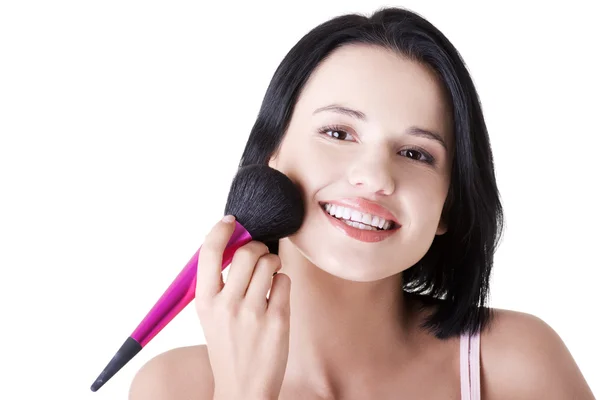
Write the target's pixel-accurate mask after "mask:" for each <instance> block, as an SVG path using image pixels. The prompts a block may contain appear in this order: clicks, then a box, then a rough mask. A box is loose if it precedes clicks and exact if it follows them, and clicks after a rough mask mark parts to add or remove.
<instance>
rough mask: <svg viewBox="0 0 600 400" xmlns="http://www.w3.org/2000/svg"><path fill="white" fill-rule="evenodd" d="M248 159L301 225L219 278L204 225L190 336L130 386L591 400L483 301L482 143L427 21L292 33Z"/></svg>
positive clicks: (352, 18) (568, 365)
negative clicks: (277, 183) (198, 328)
mask: <svg viewBox="0 0 600 400" xmlns="http://www.w3.org/2000/svg"><path fill="white" fill-rule="evenodd" d="M248 164H268V165H270V166H271V167H273V168H276V169H278V170H280V171H282V172H284V173H285V174H286V175H287V176H289V177H290V178H291V179H292V180H293V181H294V182H296V183H297V184H298V186H299V187H300V188H301V190H302V193H303V195H304V198H305V204H306V217H305V221H304V223H303V225H302V227H301V228H300V230H299V231H298V232H297V233H296V234H294V235H292V236H290V237H289V238H286V239H284V240H281V241H280V242H279V243H267V244H266V245H268V247H267V246H266V245H265V244H262V243H258V242H252V243H249V244H248V245H246V246H244V247H243V248H241V249H240V250H238V251H237V252H236V254H235V256H234V259H233V262H232V264H231V266H230V272H229V275H228V278H227V282H226V284H223V282H222V281H221V279H220V278H219V277H220V276H221V275H220V261H219V260H220V257H221V254H222V251H223V249H224V247H225V244H226V243H227V240H228V239H229V236H230V235H231V233H232V231H233V224H232V223H231V222H229V223H228V222H225V221H221V222H218V223H217V224H216V225H215V226H214V228H213V230H212V231H211V232H210V233H209V234H208V236H207V237H206V240H205V241H204V247H203V251H202V252H201V257H200V260H199V263H198V287H197V292H196V293H197V294H196V309H197V311H198V316H199V318H200V321H201V323H202V327H203V329H204V332H205V336H206V341H207V345H206V346H195V347H186V348H180V349H174V350H171V351H169V352H166V353H164V354H162V355H159V356H158V357H155V358H154V359H153V360H151V361H149V362H148V363H147V364H146V365H145V366H144V367H143V368H142V369H141V370H140V371H139V373H138V374H137V376H136V378H135V379H134V381H133V383H132V386H131V392H130V398H131V399H187V398H196V399H213V398H214V399H217V400H222V399H250V400H253V399H342V398H343V399H398V398H405V399H442V398H449V399H459V398H461V399H478V398H480V396H481V397H483V398H485V399H566V398H577V399H591V398H593V395H592V393H591V391H590V389H589V387H588V386H587V384H586V382H585V380H584V378H583V376H582V374H581V373H580V371H579V369H578V367H577V366H576V364H575V362H574V360H573V359H572V357H571V355H570V354H569V352H568V350H567V349H566V347H565V346H564V344H563V343H562V341H561V339H560V338H559V337H558V336H557V335H556V333H555V332H554V331H553V330H552V329H551V328H550V327H549V326H548V325H547V324H545V323H544V322H543V321H541V320H540V319H538V318H536V317H534V316H531V315H528V314H523V313H518V312H512V311H506V310H492V309H489V308H487V307H486V303H487V298H488V290H489V278H490V272H491V267H492V264H493V253H494V251H495V249H496V246H497V243H498V240H499V237H500V235H501V232H502V207H501V203H500V199H499V195H498V190H497V187H496V181H495V176H494V167H493V160H492V152H491V150H490V144H489V138H488V133H487V129H486V125H485V121H484V118H483V115H482V110H481V108H480V104H479V99H478V96H477V93H476V91H475V88H474V85H473V82H472V80H471V78H470V76H469V73H468V72H467V69H466V68H465V66H464V65H463V62H462V60H461V58H460V56H459V54H458V52H457V50H456V49H455V48H454V47H453V46H452V44H451V43H450V42H449V41H448V40H447V39H446V38H445V36H444V35H443V34H442V33H441V32H439V31H438V30H437V29H436V28H435V27H434V26H432V25H431V24H430V23H429V22H427V21H426V20H424V19H423V18H421V17H420V16H418V15H416V14H414V13H412V12H410V11H407V10H403V9H397V8H387V9H382V10H379V11H378V12H376V13H375V14H373V15H372V16H371V17H370V18H367V17H365V16H360V15H346V16H341V17H338V18H334V19H332V20H330V21H328V22H325V23H324V24H321V25H320V26H318V27H316V28H315V29H313V30H312V31H311V32H309V33H308V34H307V35H306V36H304V37H303V38H302V39H301V40H300V41H299V42H298V43H297V44H296V45H295V46H294V47H293V48H292V49H291V51H290V52H289V53H288V54H287V56H286V57H285V58H284V60H283V62H282V63H281V65H280V66H279V68H278V69H277V71H276V72H275V75H274V77H273V79H272V81H271V84H270V85H269V87H268V89H267V92H266V96H265V98H264V101H263V104H262V107H261V109H260V113H259V115H258V118H257V121H256V123H255V125H254V127H253V129H252V131H251V133H250V137H249V140H248V143H247V145H246V148H245V151H244V153H243V156H242V160H241V165H248ZM269 250H270V253H269ZM276 271H279V273H278V274H277V275H275V276H274V277H273V272H276ZM267 297H268V298H267Z"/></svg>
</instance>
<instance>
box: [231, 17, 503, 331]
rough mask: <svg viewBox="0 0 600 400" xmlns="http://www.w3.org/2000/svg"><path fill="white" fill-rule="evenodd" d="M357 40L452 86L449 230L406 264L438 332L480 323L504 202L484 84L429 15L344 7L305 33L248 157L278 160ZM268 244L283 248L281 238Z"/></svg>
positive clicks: (276, 84)
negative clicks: (335, 58)
mask: <svg viewBox="0 0 600 400" xmlns="http://www.w3.org/2000/svg"><path fill="white" fill-rule="evenodd" d="M348 44H367V45H376V46H381V47H383V48H386V49H390V50H393V51H395V52H397V53H398V54H401V55H403V56H404V57H408V59H410V60H413V61H415V62H418V63H421V64H423V65H425V66H428V67H430V69H432V70H433V72H434V73H435V74H436V75H437V76H438V79H439V81H440V83H441V84H442V85H443V87H444V89H445V92H446V95H447V99H448V101H449V103H450V104H449V106H450V107H451V109H452V120H453V121H452V123H453V132H454V137H455V140H454V142H455V149H454V158H453V163H452V171H451V179H450V187H449V190H448V196H447V198H446V202H445V204H444V209H443V212H442V218H443V220H444V222H445V223H446V226H447V232H446V233H445V234H443V235H436V237H435V238H434V240H433V243H432V244H431V247H430V248H429V250H428V251H427V253H426V254H425V255H424V256H423V258H422V259H421V260H419V261H418V262H417V263H416V264H415V265H413V266H411V267H410V268H408V269H407V270H405V271H403V272H402V274H403V275H402V278H403V283H402V285H403V288H402V289H403V290H404V292H405V294H407V295H409V296H413V297H419V298H422V299H428V300H429V301H428V302H427V303H425V304H427V305H435V308H434V312H432V313H431V314H429V315H428V316H427V318H426V320H425V322H424V324H423V325H422V327H423V328H425V329H428V330H429V331H430V332H432V333H434V334H435V335H436V336H437V337H438V338H440V339H445V338H449V337H452V336H457V335H459V334H462V333H465V332H469V333H476V332H478V331H480V330H481V329H483V328H484V327H486V326H487V325H488V324H489V322H490V321H491V318H492V310H491V309H490V308H488V307H487V305H486V304H487V301H488V296H489V280H490V275H491V270H492V264H493V254H494V253H495V251H496V248H497V246H498V243H499V240H500V237H501V234H502V230H503V211H502V205H501V201H500V196H499V193H498V188H497V186H496V179H495V173H494V163H493V157H492V151H491V147H490V140H489V136H488V132H487V127H486V124H485V121H484V117H483V111H482V108H481V105H480V100H479V96H478V94H477V91H476V89H475V85H474V83H473V81H472V79H471V77H470V75H469V72H468V70H467V68H466V66H465V64H464V62H463V59H462V57H461V55H460V54H459V52H458V51H457V50H456V49H455V47H454V46H453V45H452V44H451V43H450V41H449V40H448V39H447V38H446V36H444V35H443V34H442V33H441V32H440V31H439V30H438V29H437V28H436V27H435V26H433V24H431V23H430V22H429V21H427V20H426V19H424V18H423V17H421V16H420V15H419V14H417V13H415V12H413V11H410V10H407V9H403V8H396V7H386V8H381V9H378V10H376V12H374V13H373V14H372V15H371V16H370V17H367V16H364V15H361V14H347V15H341V16H337V17H334V18H333V19H331V20H329V21H326V22H324V23H322V24H320V25H318V26H316V27H315V28H314V29H312V30H311V31H310V32H308V33H307V34H306V35H304V36H303V37H302V38H301V39H300V41H298V42H297V43H296V44H295V45H294V46H293V47H292V49H291V50H290V51H289V52H288V53H287V55H286V56H285V58H284V59H283V61H282V62H281V64H280V65H279V66H278V68H277V69H276V71H275V73H274V75H273V78H272V80H271V82H270V84H269V86H268V88H267V91H266V94H265V96H264V99H263V102H262V105H261V107H260V110H259V113H258V116H257V119H256V122H255V123H254V126H253V127H252V130H251V132H250V135H249V138H248V142H247V144H246V147H245V149H244V151H243V154H242V158H241V161H240V166H245V165H250V164H267V163H268V161H269V158H270V157H271V156H272V155H273V154H274V153H275V151H276V150H277V149H278V147H279V145H280V143H281V140H282V138H283V136H284V134H285V132H286V130H287V127H288V124H289V122H290V118H291V115H292V111H293V109H294V106H295V104H296V100H297V98H298V96H299V93H300V92H301V90H302V88H303V86H304V84H305V83H306V81H307V79H308V78H309V76H310V75H311V73H312V71H313V70H315V68H316V67H317V66H318V65H319V63H320V62H322V61H323V60H324V59H325V58H326V57H327V56H328V55H330V53H331V52H332V51H333V50H335V49H337V48H339V47H340V46H343V45H348ZM268 245H269V247H270V249H271V251H273V252H277V250H278V247H277V244H275V243H271V244H268Z"/></svg>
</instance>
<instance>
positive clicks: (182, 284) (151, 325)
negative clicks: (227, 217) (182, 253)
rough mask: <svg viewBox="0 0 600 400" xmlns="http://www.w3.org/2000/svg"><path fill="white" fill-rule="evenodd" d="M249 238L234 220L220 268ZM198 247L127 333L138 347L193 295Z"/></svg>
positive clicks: (166, 322)
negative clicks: (231, 233) (152, 305)
mask: <svg viewBox="0 0 600 400" xmlns="http://www.w3.org/2000/svg"><path fill="white" fill-rule="evenodd" d="M251 240H252V237H251V236H250V233H248V231H247V230H246V229H245V228H244V227H243V226H242V225H240V223H239V222H237V221H236V222H235V231H234V232H233V235H232V236H231V239H230V240H229V242H228V243H227V247H226V248H225V252H224V253H223V265H222V268H221V270H223V269H225V268H226V267H227V266H228V265H229V264H230V263H231V260H232V258H233V254H234V253H235V251H236V250H237V249H239V248H240V247H242V246H243V245H245V244H246V243H248V242H250V241H251ZM201 249H202V246H200V248H199V249H198V251H196V254H194V255H193V256H192V258H191V259H190V261H188V263H187V264H186V266H185V267H184V268H183V270H182V271H181V272H180V273H179V275H177V277H176V278H175V280H174V281H173V283H171V286H169V288H168V289H167V290H166V291H165V292H164V293H163V295H162V296H161V297H160V299H158V301H157V302H156V304H155V305H154V307H152V309H151V310H150V311H149V312H148V314H147V315H146V317H145V318H144V319H143V320H142V322H141V323H140V324H139V325H138V327H137V328H136V329H135V331H133V333H132V334H131V338H133V339H135V340H136V341H137V342H138V343H139V344H140V345H141V346H142V347H144V346H145V345H146V344H147V343H148V342H150V340H152V338H154V336H156V335H157V334H158V333H159V332H160V331H161V330H162V329H163V328H164V327H165V326H166V325H167V324H168V323H169V322H171V320H172V319H173V318H175V316H176V315H177V314H179V312H180V311H181V310H183V309H184V308H185V307H186V306H187V305H188V304H189V303H190V302H191V301H192V300H193V299H194V297H195V296H196V273H197V270H198V255H199V254H200V250H201Z"/></svg>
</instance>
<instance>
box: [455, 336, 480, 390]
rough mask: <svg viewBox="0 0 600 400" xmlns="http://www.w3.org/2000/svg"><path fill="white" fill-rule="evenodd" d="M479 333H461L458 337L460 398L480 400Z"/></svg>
mask: <svg viewBox="0 0 600 400" xmlns="http://www.w3.org/2000/svg"><path fill="white" fill-rule="evenodd" d="M479 341H480V335H479V333H476V334H475V335H473V336H470V335H469V334H463V335H461V337H460V394H461V399H462V400H480V399H481V388H480V386H481V384H480V368H479V348H480V346H479V344H480V343H479Z"/></svg>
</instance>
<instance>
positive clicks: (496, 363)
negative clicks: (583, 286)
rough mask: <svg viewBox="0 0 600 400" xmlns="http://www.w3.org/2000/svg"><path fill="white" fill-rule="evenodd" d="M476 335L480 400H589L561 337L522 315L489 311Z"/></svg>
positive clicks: (544, 323) (588, 394)
mask: <svg viewBox="0 0 600 400" xmlns="http://www.w3.org/2000/svg"><path fill="white" fill-rule="evenodd" d="M492 316H493V319H492V321H491V324H490V325H489V327H488V329H485V330H484V331H483V332H482V333H481V374H482V375H481V382H482V387H481V389H482V398H485V399H492V400H493V399H507V398H510V399H515V400H518V399H533V398H535V399H542V398H543V399H547V400H552V399H575V398H576V399H582V400H584V399H591V400H593V399H594V396H593V394H592V392H591V389H590V388H589V386H588V385H587V383H586V381H585V379H584V377H583V375H582V374H581V371H580V370H579V368H578V366H577V364H576V362H575V360H574V359H573V357H572V356H571V353H570V352H569V350H568V349H567V347H566V346H565V344H564V342H563V341H562V339H561V338H560V336H559V335H558V334H557V333H556V332H555V331H554V329H553V328H552V327H550V326H549V325H548V324H547V323H546V322H544V321H543V320H542V319H540V318H538V317H536V316H534V315H531V314H527V313H522V312H517V311H510V310H503V309H492Z"/></svg>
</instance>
